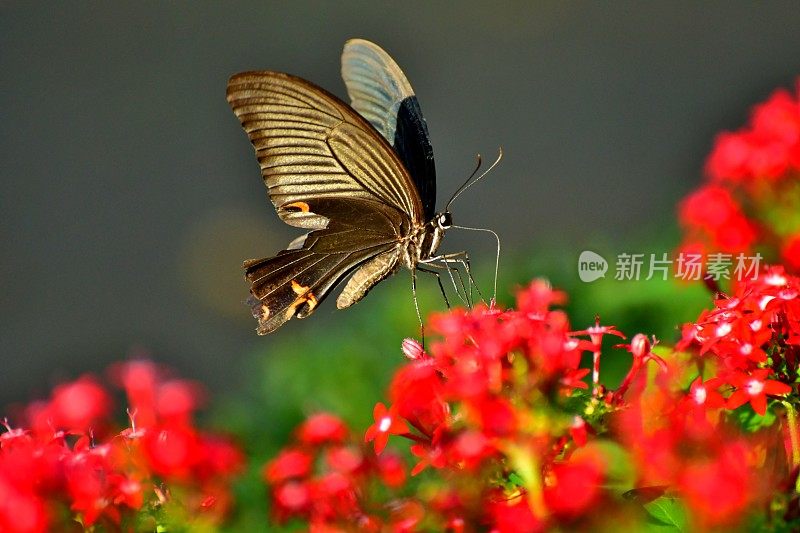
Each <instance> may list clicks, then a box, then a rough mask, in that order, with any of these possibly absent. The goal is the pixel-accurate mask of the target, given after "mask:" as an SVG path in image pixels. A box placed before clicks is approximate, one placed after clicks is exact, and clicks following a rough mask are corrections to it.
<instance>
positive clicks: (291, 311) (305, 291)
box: [286, 279, 319, 318]
mask: <svg viewBox="0 0 800 533" xmlns="http://www.w3.org/2000/svg"><path fill="white" fill-rule="evenodd" d="M309 289H310V287H304V286H303V285H301V284H300V283H299V282H298V281H297V280H295V279H293V280H292V290H293V291H294V293H295V294H297V298H296V299H295V300H294V301H293V302H292V304H291V305H290V306H289V308H288V309H286V316H287V318H292V317H293V316H294V315H295V313H296V312H297V308H298V307H299V306H301V305H303V304H308V311H309V313H310V312H311V311H313V310H314V308H315V307H316V306H317V304H318V303H319V302H318V301H317V297H316V296H314V293H313V292H311V291H310V290H309Z"/></svg>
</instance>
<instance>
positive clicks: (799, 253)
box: [781, 232, 800, 272]
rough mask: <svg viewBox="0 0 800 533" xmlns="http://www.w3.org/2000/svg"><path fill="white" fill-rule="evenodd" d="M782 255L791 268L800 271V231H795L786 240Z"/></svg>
mask: <svg viewBox="0 0 800 533" xmlns="http://www.w3.org/2000/svg"><path fill="white" fill-rule="evenodd" d="M781 257H782V258H783V260H784V261H785V262H786V265H787V266H788V267H789V268H791V269H792V270H794V271H796V272H800V232H797V233H795V234H794V235H792V236H790V237H788V238H787V239H786V240H785V241H784V243H783V248H782V249H781Z"/></svg>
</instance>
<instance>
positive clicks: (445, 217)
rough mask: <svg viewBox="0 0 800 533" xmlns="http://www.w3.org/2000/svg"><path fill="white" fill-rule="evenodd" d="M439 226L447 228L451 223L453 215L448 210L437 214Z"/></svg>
mask: <svg viewBox="0 0 800 533" xmlns="http://www.w3.org/2000/svg"><path fill="white" fill-rule="evenodd" d="M438 223H439V226H440V227H442V228H444V229H447V228H449V227H450V226H452V225H453V215H451V214H450V212H449V211H445V212H444V213H440V214H439V220H438Z"/></svg>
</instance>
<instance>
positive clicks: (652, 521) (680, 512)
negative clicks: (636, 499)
mask: <svg viewBox="0 0 800 533" xmlns="http://www.w3.org/2000/svg"><path fill="white" fill-rule="evenodd" d="M643 507H644V509H645V511H647V523H648V525H650V526H654V527H653V528H652V530H653V531H660V530H669V531H687V530H688V524H687V520H686V508H685V507H684V505H683V502H682V501H681V500H679V499H678V498H669V497H666V496H664V497H661V498H658V499H656V500H653V501H651V502H649V503H646V504H644V506H643Z"/></svg>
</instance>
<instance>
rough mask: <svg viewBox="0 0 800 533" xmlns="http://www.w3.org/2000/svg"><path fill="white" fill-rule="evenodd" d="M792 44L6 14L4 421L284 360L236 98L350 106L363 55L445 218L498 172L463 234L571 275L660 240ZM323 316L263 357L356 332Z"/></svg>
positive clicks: (723, 12) (315, 18)
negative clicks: (387, 75) (418, 119)
mask: <svg viewBox="0 0 800 533" xmlns="http://www.w3.org/2000/svg"><path fill="white" fill-rule="evenodd" d="M799 29H800V7H798V4H797V3H796V2H786V3H782V2H770V3H755V2H753V3H749V2H724V3H723V2H718V3H693V2H655V3H652V2H651V3H640V2H618V3H593V2H500V3H492V5H491V7H489V4H488V3H485V2H458V3H455V2H454V3H430V2H419V3H414V2H395V3H391V4H381V3H376V2H335V3H334V2H326V3H322V2H310V3H309V2H282V3H274V2H263V1H262V2H224V3H216V2H215V3H211V2H191V3H172V2H170V3H167V2H163V3H147V2H145V3H141V2H137V3H132V2H130V3H119V2H113V3H100V2H80V3H79V2H71V3H57V4H53V3H32V2H31V3H14V2H4V3H3V4H2V6H1V7H0V80H1V81H0V139H1V142H0V163H1V164H0V175H1V176H0V191H1V192H0V246H2V248H0V317H2V318H1V319H0V403H2V404H5V403H7V402H8V401H11V400H28V399H30V398H33V397H36V396H37V395H41V394H45V393H46V391H47V390H48V387H49V386H50V385H51V384H52V383H53V382H54V381H56V380H58V379H60V378H63V377H67V376H76V375H77V374H78V373H80V372H83V371H86V370H98V369H101V368H103V367H104V366H105V365H106V364H107V363H108V362H110V361H113V360H118V359H121V358H124V357H127V356H129V355H131V354H137V353H143V354H150V355H152V356H153V357H154V358H156V359H157V360H160V361H166V362H168V363H169V364H171V365H172V366H173V367H177V369H178V370H179V371H180V372H182V373H183V374H186V375H189V376H192V377H195V378H198V379H201V380H202V381H204V382H205V383H207V384H209V385H211V387H212V389H215V390H232V389H235V388H236V386H237V383H238V380H239V379H240V377H241V376H240V372H241V369H240V368H241V367H240V365H239V362H240V361H241V358H242V357H243V356H244V355H243V354H245V353H247V352H248V351H251V350H253V349H255V348H262V347H264V346H269V344H270V343H272V342H275V341H274V338H260V337H256V335H255V334H254V332H253V328H254V327H255V323H254V321H253V319H252V318H251V317H250V315H249V311H248V309H247V308H246V307H245V306H244V305H243V301H244V300H245V298H246V295H247V286H246V284H245V283H244V281H243V279H242V272H241V262H242V260H243V259H245V258H251V257H262V256H268V255H272V254H273V253H274V252H275V251H277V250H278V249H279V248H280V247H282V246H283V245H284V244H286V243H287V242H288V240H289V239H291V238H292V237H293V236H294V233H293V231H291V228H288V227H285V226H283V225H282V224H281V223H280V221H279V219H278V217H277V216H276V215H275V213H274V211H273V209H272V207H271V205H270V204H269V203H268V201H267V200H266V192H265V189H264V187H263V184H262V182H261V179H260V176H259V172H258V166H257V163H256V161H255V158H254V156H253V152H252V148H251V146H250V144H249V142H248V141H247V139H246V137H245V135H244V133H243V132H242V131H241V129H240V127H239V125H238V123H237V121H236V119H235V118H234V116H233V114H232V113H231V111H230V110H229V108H228V105H227V103H226V102H225V84H226V82H227V79H228V77H229V76H230V75H231V74H233V73H235V72H238V71H242V70H252V69H272V70H282V71H287V72H291V73H293V74H296V75H299V76H302V77H305V78H307V79H310V80H312V81H314V82H315V83H317V84H319V85H321V86H323V87H325V88H327V89H329V90H331V91H333V92H334V93H336V94H338V95H340V96H344V95H345V93H344V88H343V84H342V82H341V80H340V78H339V54H340V51H341V47H342V44H343V43H344V41H345V40H346V39H347V38H350V37H364V38H368V39H371V40H374V41H376V42H377V43H379V44H380V45H382V46H383V47H384V48H386V49H387V50H388V51H389V52H390V54H392V55H393V57H394V58H395V59H396V60H397V62H398V63H399V64H400V65H401V67H402V68H403V69H404V70H405V72H406V74H407V75H408V77H409V79H410V80H411V82H412V84H413V85H414V87H415V89H416V92H417V94H418V96H419V98H420V102H421V104H422V108H423V111H424V113H425V115H426V117H427V119H428V124H429V127H430V131H431V135H432V139H433V145H434V149H435V151H436V157H437V167H438V173H439V191H440V200H443V199H444V198H446V197H447V196H448V195H449V193H450V192H451V191H452V190H453V189H454V188H455V187H456V186H457V185H458V184H459V183H460V182H461V181H462V180H463V179H464V177H465V176H466V175H467V174H468V173H469V171H470V170H471V169H472V166H473V162H474V157H475V154H476V152H481V153H483V154H484V156H485V157H486V158H487V159H490V158H492V156H493V155H494V154H495V153H496V150H497V147H498V146H500V145H502V147H503V148H504V151H505V153H506V158H505V160H504V161H503V163H502V165H501V166H500V167H499V168H498V169H497V170H496V171H495V172H494V173H493V174H492V175H491V176H490V177H489V178H487V180H486V181H485V182H484V183H482V184H481V185H479V186H476V187H475V188H474V189H472V190H471V191H470V192H469V193H468V194H465V195H463V196H462V197H461V198H460V199H459V201H458V202H457V203H456V205H455V216H456V220H457V222H459V223H463V224H469V225H481V226H488V227H492V228H494V229H496V230H497V231H498V232H499V233H500V234H501V235H502V237H503V239H504V245H505V246H506V248H507V249H515V250H516V251H517V252H519V251H520V250H526V249H531V250H533V249H534V248H537V247H539V248H541V247H546V246H551V245H554V244H556V243H557V244H559V245H561V246H563V247H564V248H565V249H567V250H574V253H575V255H576V257H577V254H578V253H579V251H580V250H582V249H583V248H584V247H586V246H587V245H589V244H591V243H592V242H593V239H598V238H599V239H606V240H607V241H609V240H610V241H611V242H614V240H616V239H619V241H620V242H622V241H623V240H627V239H631V238H635V237H636V236H637V235H641V234H645V233H647V232H648V231H649V232H651V234H652V233H653V232H658V231H659V229H660V227H661V226H663V225H664V224H666V223H668V222H669V221H671V220H672V218H673V215H672V213H673V209H674V205H675V202H676V201H677V200H678V199H679V198H680V197H681V195H682V194H684V193H685V192H686V191H687V190H689V189H690V188H691V187H693V186H694V184H695V183H696V182H697V180H698V179H699V177H700V174H701V167H702V163H703V159H704V156H705V154H706V153H707V151H708V149H709V148H710V146H711V143H712V140H713V136H714V134H715V133H716V132H717V131H719V130H721V129H731V128H736V127H738V126H739V125H740V124H741V123H742V122H743V121H744V120H745V118H746V116H747V108H748V107H749V106H751V105H752V104H753V103H755V102H757V101H759V100H762V99H763V98H765V97H766V96H767V95H768V94H769V93H770V92H771V91H772V90H773V88H774V87H776V86H778V85H784V86H790V85H791V84H793V83H794V79H795V76H796V75H797V74H800V30H799ZM443 197H444V198H443ZM447 240H448V243H447V244H446V247H447V248H448V249H450V250H456V249H461V248H464V247H467V248H469V249H471V250H474V251H475V253H473V256H474V255H476V254H477V255H478V256H481V255H484V256H487V257H489V258H490V259H491V257H492V253H493V252H492V250H493V248H492V245H491V242H487V241H486V240H484V239H482V238H481V239H479V240H475V241H472V240H470V239H468V238H467V236H456V235H455V234H454V233H453V234H450V235H448V239H447ZM396 278H398V279H395V280H393V281H391V282H390V283H402V284H407V283H408V279H407V278H408V276H407V274H402V275H400V276H396ZM520 281H524V280H520ZM377 290H381V289H377ZM407 304H408V302H403V305H407ZM359 305H360V306H369V305H370V299H369V298H368V299H367V300H365V301H364V302H362V303H361V304H359ZM333 308H334V306H333V305H331V302H327V305H325V306H324V307H323V308H322V309H321V310H320V311H319V312H317V313H316V314H315V316H314V318H313V319H311V320H307V321H303V322H298V321H294V322H292V323H290V324H288V325H287V326H285V327H284V328H283V330H282V331H281V332H279V333H278V335H284V336H291V335H314V334H316V332H317V331H320V330H319V329H317V328H318V327H319V326H316V325H315V324H317V323H324V322H328V323H333V324H334V325H335V323H336V322H335V321H338V320H346V319H347V316H346V313H347V312H350V311H347V312H342V313H334V312H333ZM411 333H413V332H410V334H411ZM321 346H324V344H322V345H321Z"/></svg>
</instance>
